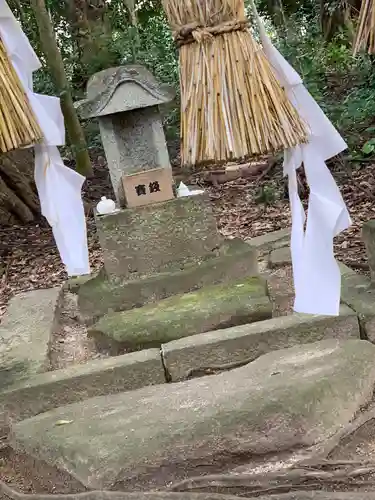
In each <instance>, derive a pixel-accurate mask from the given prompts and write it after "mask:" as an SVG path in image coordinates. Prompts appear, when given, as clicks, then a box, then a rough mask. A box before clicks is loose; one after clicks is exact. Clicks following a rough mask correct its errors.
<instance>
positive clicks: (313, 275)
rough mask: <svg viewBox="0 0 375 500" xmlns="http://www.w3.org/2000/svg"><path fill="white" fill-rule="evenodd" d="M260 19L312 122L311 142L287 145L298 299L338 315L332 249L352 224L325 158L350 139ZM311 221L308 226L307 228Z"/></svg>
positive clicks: (278, 68)
mask: <svg viewBox="0 0 375 500" xmlns="http://www.w3.org/2000/svg"><path fill="white" fill-rule="evenodd" d="M253 8H254V11H255V15H256V17H257V20H258V24H259V28H260V35H261V40H262V44H263V49H264V51H265V53H266V55H267V57H268V59H269V61H270V63H271V64H272V66H273V68H274V71H275V74H276V76H277V78H278V79H279V81H280V83H281V84H282V85H283V86H284V88H285V89H286V93H287V96H288V98H289V99H290V100H291V102H292V103H293V104H294V106H295V108H296V109H297V111H298V112H299V114H300V116H301V117H302V118H303V120H304V121H305V123H306V124H307V125H308V127H309V130H310V134H309V138H308V139H309V140H308V143H307V144H301V145H300V146H297V147H294V148H291V149H288V150H286V151H285V155H284V174H285V175H288V179H289V198H290V206H291V212H292V237H291V253H292V264H293V275H294V287H295V293H296V299H295V304H294V310H295V311H296V312H301V313H309V314H324V315H329V316H337V315H338V314H339V308H340V292H341V275H340V269H339V267H338V264H337V262H336V260H335V257H334V253H333V238H334V237H335V236H337V235H338V234H339V233H340V232H342V231H344V230H345V229H347V228H348V227H349V226H350V225H351V220H350V216H349V213H348V210H347V208H346V205H345V203H344V200H343V199H342V196H341V194H340V191H339V188H338V186H337V184H336V182H335V181H334V179H333V177H332V175H331V173H330V171H329V170H328V168H327V165H326V164H325V161H326V160H328V159H329V158H332V157H333V156H336V155H337V154H339V153H340V152H341V151H343V150H344V149H346V148H347V145H346V143H345V141H344V140H343V139H342V137H341V136H340V134H339V133H338V132H337V130H336V129H335V128H334V126H333V125H332V123H331V122H330V121H329V120H328V118H327V117H326V116H325V114H324V113H323V111H322V110H321V108H320V107H319V106H318V104H317V103H316V102H315V100H314V99H313V98H312V96H311V95H310V94H309V92H308V91H307V90H306V88H305V87H304V85H303V83H302V80H301V78H300V76H299V75H298V73H297V72H296V71H295V70H294V69H293V68H292V67H291V66H290V65H289V63H288V62H287V61H286V60H285V59H284V58H283V56H282V55H281V54H280V53H279V51H278V50H277V49H276V48H275V47H274V46H273V45H272V43H271V41H270V39H269V38H268V36H267V35H266V32H265V29H264V26H263V24H262V22H261V20H260V18H259V16H258V14H257V12H256V8H255V6H253ZM302 163H303V165H304V168H305V173H306V178H307V182H308V185H309V187H310V198H309V205H308V216H307V220H306V216H305V211H304V209H303V206H302V203H301V200H300V198H299V195H298V187H297V176H296V169H298V168H299V167H300V166H301V165H302ZM305 224H306V229H305Z"/></svg>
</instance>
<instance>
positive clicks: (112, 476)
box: [10, 340, 375, 491]
mask: <svg viewBox="0 0 375 500" xmlns="http://www.w3.org/2000/svg"><path fill="white" fill-rule="evenodd" d="M374 356H375V346H373V345H372V344H370V343H369V342H365V341H360V340H349V341H345V342H339V341H335V340H327V341H323V342H319V343H316V344H307V345H303V346H298V347H293V348H290V349H283V350H280V351H274V352H272V353H269V354H266V355H265V356H262V357H260V358H258V359H257V360H256V361H254V362H253V363H250V364H248V365H246V366H244V367H242V368H238V369H236V370H233V371H231V372H226V373H222V374H220V375H215V376H208V377H202V378H198V379H194V380H189V381H187V382H181V383H176V384H164V385H159V386H150V387H145V388H142V389H139V390H137V391H131V392H128V393H124V394H117V395H114V396H107V397H100V398H93V399H90V400H87V401H83V402H82V403H76V404H73V405H69V406H66V407H62V408H58V409H56V410H53V411H51V412H48V413H44V414H41V415H38V416H36V417H33V418H31V419H27V420H24V421H22V422H20V423H17V424H15V425H14V426H13V431H12V434H11V436H10V444H11V446H13V447H14V448H15V449H17V450H20V451H23V452H26V453H28V454H30V455H32V456H34V457H37V458H41V459H43V460H45V461H46V462H47V463H49V464H54V465H55V466H57V467H59V468H61V469H63V470H67V471H68V472H69V473H70V474H72V475H73V476H74V477H76V478H77V479H78V480H79V481H81V482H82V483H83V484H84V485H86V486H87V487H88V488H97V489H99V488H107V489H108V488H111V487H112V486H113V485H114V483H116V487H117V488H118V489H123V490H125V491H130V490H148V489H157V488H158V487H159V486H162V487H165V486H166V484H167V483H168V484H169V482H173V481H176V480H178V479H181V478H186V477H189V476H191V475H194V476H199V475H200V474H202V473H207V467H210V466H212V464H213V463H214V464H215V470H221V471H227V470H231V469H233V456H234V454H235V456H241V457H243V458H244V459H245V457H246V456H251V455H252V454H258V455H263V454H267V453H271V452H279V451H283V450H287V449H291V448H293V447H297V446H306V447H309V446H311V445H314V444H317V443H318V442H321V441H323V440H325V439H327V438H328V437H330V436H332V435H333V434H334V433H335V432H336V431H338V430H339V429H340V428H342V427H343V426H345V425H346V424H348V423H349V422H350V421H351V420H352V419H353V417H354V415H355V414H356V413H357V411H358V410H359V409H360V408H361V407H362V406H363V405H364V404H367V403H368V402H369V401H370V400H371V399H372V395H373V390H374V384H375V364H374ZM61 420H63V421H67V422H70V423H69V424H67V425H56V423H57V422H58V421H61Z"/></svg>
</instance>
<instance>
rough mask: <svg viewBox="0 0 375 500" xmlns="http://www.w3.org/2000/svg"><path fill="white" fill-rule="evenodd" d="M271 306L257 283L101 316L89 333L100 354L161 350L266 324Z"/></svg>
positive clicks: (215, 287) (213, 288) (248, 281)
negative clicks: (175, 342)
mask: <svg viewBox="0 0 375 500" xmlns="http://www.w3.org/2000/svg"><path fill="white" fill-rule="evenodd" d="M271 316H272V304H271V302H270V299H269V297H268V296H267V294H266V281H265V280H263V279H262V278H259V277H254V278H247V279H245V280H244V279H242V280H241V281H236V282H234V283H229V284H225V285H213V286H211V287H204V288H201V289H200V290H197V291H196V292H190V293H187V294H183V295H177V296H175V297H169V298H168V299H164V300H161V301H159V302H156V303H155V304H148V305H146V306H143V307H140V308H136V309H132V310H130V311H124V312H117V313H111V314H107V315H105V316H103V318H101V319H100V320H99V321H98V322H97V323H96V324H95V325H93V326H92V328H91V329H90V330H89V335H90V336H92V337H94V338H95V339H96V342H97V344H98V346H99V348H101V349H109V350H110V352H111V353H112V354H116V353H119V352H121V350H122V349H124V348H132V349H138V348H140V347H147V346H160V345H161V344H162V343H163V342H168V341H171V340H175V339H179V338H182V337H188V336H190V335H195V334H198V333H202V332H207V331H210V330H217V329H219V328H226V327H230V326H236V325H242V324H245V323H252V322H255V321H261V320H264V319H268V318H270V317H271Z"/></svg>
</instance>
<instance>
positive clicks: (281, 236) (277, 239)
mask: <svg viewBox="0 0 375 500" xmlns="http://www.w3.org/2000/svg"><path fill="white" fill-rule="evenodd" d="M290 234H291V232H290V228H286V229H280V230H279V231H271V232H270V233H266V234H262V235H261V236H256V237H255V238H251V239H250V240H248V243H249V245H251V246H252V247H253V248H255V249H256V250H257V251H258V253H259V254H260V255H264V254H267V253H269V252H271V250H275V249H277V248H283V247H287V246H288V245H289V243H290Z"/></svg>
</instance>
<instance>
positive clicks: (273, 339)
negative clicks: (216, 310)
mask: <svg viewBox="0 0 375 500" xmlns="http://www.w3.org/2000/svg"><path fill="white" fill-rule="evenodd" d="M329 338H334V339H341V340H346V339H350V338H353V339H359V338H360V331H359V323H358V318H357V315H356V313H355V312H354V311H352V310H351V309H350V308H349V307H347V306H345V305H343V306H341V310H340V316H338V317H335V316H318V315H309V314H292V315H290V316H280V317H277V318H272V319H268V320H265V321H260V322H257V323H252V324H248V325H243V326H236V327H233V328H227V329H225V330H216V331H214V332H207V333H202V334H200V335H193V336H191V337H186V338H182V339H179V340H174V341H173V342H169V343H167V344H163V345H162V354H163V361H164V366H165V368H166V370H167V372H168V374H169V378H170V379H171V380H172V381H178V380H184V379H185V378H186V377H187V375H188V374H190V373H192V372H201V371H202V369H203V368H210V367H212V368H215V367H219V366H222V367H225V365H229V364H236V363H245V362H251V361H254V360H255V359H257V358H258V357H259V356H261V355H263V354H266V353H268V352H270V351H275V350H278V349H284V348H288V347H292V346H294V345H298V344H308V343H312V342H317V341H319V340H326V339H329Z"/></svg>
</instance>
